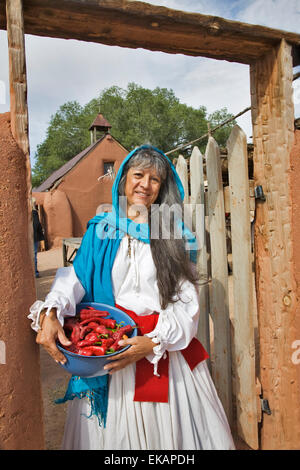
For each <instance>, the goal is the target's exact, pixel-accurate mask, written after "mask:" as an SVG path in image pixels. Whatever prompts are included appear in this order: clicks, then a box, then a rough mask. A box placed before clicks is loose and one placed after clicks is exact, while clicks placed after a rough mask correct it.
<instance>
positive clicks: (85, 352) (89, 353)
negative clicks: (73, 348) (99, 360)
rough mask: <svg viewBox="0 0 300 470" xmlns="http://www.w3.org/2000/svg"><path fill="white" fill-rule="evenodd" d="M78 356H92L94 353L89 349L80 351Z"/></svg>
mask: <svg viewBox="0 0 300 470" xmlns="http://www.w3.org/2000/svg"><path fill="white" fill-rule="evenodd" d="M78 354H80V355H81V356H92V355H93V352H92V351H90V349H89V347H87V348H82V349H78Z"/></svg>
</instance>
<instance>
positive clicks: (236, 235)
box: [227, 126, 258, 449]
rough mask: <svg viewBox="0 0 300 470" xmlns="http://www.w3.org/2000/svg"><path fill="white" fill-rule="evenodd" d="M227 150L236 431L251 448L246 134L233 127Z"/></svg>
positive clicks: (254, 434)
mask: <svg viewBox="0 0 300 470" xmlns="http://www.w3.org/2000/svg"><path fill="white" fill-rule="evenodd" d="M227 149H228V170H229V185H230V213H231V240H232V265H233V298H234V315H233V325H234V333H233V336H234V358H235V376H236V381H235V383H236V387H235V388H236V396H235V398H236V408H237V430H238V433H239V435H240V437H241V438H242V439H243V440H244V441H245V442H246V443H247V444H248V445H249V446H250V447H251V448H252V449H258V424H257V409H256V406H257V404H256V383H255V347H254V321H253V316H254V313H253V276H252V256H251V226H250V195H249V194H250V192H249V180H248V156H247V139H246V135H245V133H244V132H243V131H242V129H241V128H240V127H239V126H235V127H234V128H233V130H232V132H231V134H230V137H229V139H228V141H227Z"/></svg>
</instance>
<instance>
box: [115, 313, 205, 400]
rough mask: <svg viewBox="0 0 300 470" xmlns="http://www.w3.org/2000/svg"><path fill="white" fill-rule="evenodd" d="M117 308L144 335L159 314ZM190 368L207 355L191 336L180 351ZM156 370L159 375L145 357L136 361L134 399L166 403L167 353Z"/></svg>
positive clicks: (167, 389) (167, 382) (152, 328)
mask: <svg viewBox="0 0 300 470" xmlns="http://www.w3.org/2000/svg"><path fill="white" fill-rule="evenodd" d="M116 307H117V308H119V309H120V310H123V311H124V312H125V313H127V314H128V315H129V316H130V317H131V318H132V319H133V320H134V321H135V323H136V325H138V327H139V328H138V334H139V335H141V336H142V335H144V334H146V333H150V332H151V331H153V330H154V328H155V326H156V324H157V321H158V317H159V314H158V313H152V314H150V315H136V314H135V313H134V312H132V311H131V310H127V309H126V308H124V307H121V306H120V305H116ZM180 352H181V354H182V355H183V357H184V358H185V360H186V362H187V363H188V365H189V367H190V369H191V370H193V369H194V367H196V365H197V364H199V363H200V362H202V361H204V360H205V359H207V358H208V357H209V355H208V353H207V352H206V351H205V349H204V347H203V346H202V344H201V343H200V341H199V340H198V339H197V338H193V339H192V341H191V342H190V344H189V345H188V347H187V348H185V349H183V350H181V351H180ZM157 372H158V374H159V377H157V376H156V375H154V374H153V364H151V362H149V361H148V360H147V359H146V358H143V359H140V360H139V361H137V363H136V373H135V394H134V401H151V402H161V403H168V395H169V355H168V353H167V354H166V358H165V359H163V358H161V359H160V360H159V363H158V369H157Z"/></svg>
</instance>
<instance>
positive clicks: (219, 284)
mask: <svg viewBox="0 0 300 470" xmlns="http://www.w3.org/2000/svg"><path fill="white" fill-rule="evenodd" d="M205 156H206V171H207V180H208V213H209V214H208V217H209V235H210V248H211V278H212V282H211V288H210V314H211V316H212V321H213V330H214V367H213V377H214V382H215V385H216V388H217V391H218V394H219V397H220V399H221V402H222V404H223V406H224V409H225V412H226V414H227V418H228V421H229V422H230V423H232V384H231V344H230V319H229V300H228V267H227V250H226V235H225V213H224V197H223V184H222V175H221V164H220V151H219V147H218V144H217V143H216V141H215V140H214V138H213V137H210V138H209V140H208V144H207V148H206V152H205Z"/></svg>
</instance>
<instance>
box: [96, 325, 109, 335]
mask: <svg viewBox="0 0 300 470" xmlns="http://www.w3.org/2000/svg"><path fill="white" fill-rule="evenodd" d="M94 331H95V333H98V335H101V336H112V335H113V333H112V331H111V330H108V329H107V328H105V326H104V325H97V327H96V328H95V330H94Z"/></svg>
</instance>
